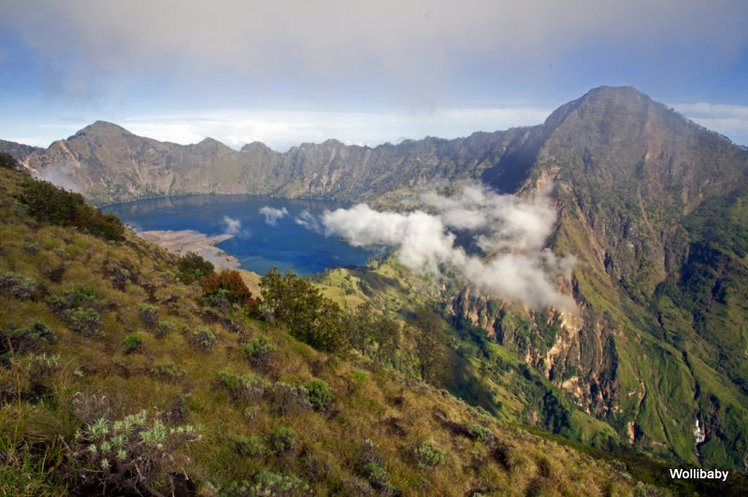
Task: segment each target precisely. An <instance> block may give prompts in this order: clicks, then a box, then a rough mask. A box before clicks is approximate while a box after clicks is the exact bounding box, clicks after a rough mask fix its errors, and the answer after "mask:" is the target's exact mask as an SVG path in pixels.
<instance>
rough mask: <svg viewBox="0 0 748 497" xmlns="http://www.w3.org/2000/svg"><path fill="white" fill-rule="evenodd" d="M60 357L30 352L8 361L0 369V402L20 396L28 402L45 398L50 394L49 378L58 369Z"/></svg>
mask: <svg viewBox="0 0 748 497" xmlns="http://www.w3.org/2000/svg"><path fill="white" fill-rule="evenodd" d="M59 365H60V356H59V355H52V356H50V355H47V354H46V353H41V354H36V353H34V352H31V353H29V354H26V355H24V356H22V357H16V358H13V359H12V360H10V362H9V364H7V365H6V367H0V400H6V401H7V400H11V399H16V398H18V396H20V397H21V398H22V399H24V400H26V401H29V402H36V401H38V400H40V399H43V398H46V397H47V396H48V394H49V393H50V388H49V385H50V384H51V376H52V375H53V374H54V373H55V371H57V370H58V369H59V367H60V366H59Z"/></svg>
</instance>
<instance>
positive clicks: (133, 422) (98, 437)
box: [66, 410, 200, 495]
mask: <svg viewBox="0 0 748 497" xmlns="http://www.w3.org/2000/svg"><path fill="white" fill-rule="evenodd" d="M198 440H200V435H199V434H198V432H197V430H196V429H195V428H194V427H192V426H189V425H183V426H178V427H175V428H169V427H168V426H166V425H165V424H164V423H163V421H161V419H160V418H159V417H158V416H157V415H154V414H151V413H149V412H148V411H145V410H143V411H141V412H139V413H137V414H133V415H130V416H126V417H125V418H123V419H119V420H112V419H109V418H108V417H106V416H101V417H99V418H98V419H95V420H94V421H90V422H84V424H83V426H82V427H81V428H80V429H79V430H78V431H77V432H76V434H75V439H74V440H73V441H72V442H71V444H70V445H66V457H67V460H68V464H69V467H70V469H71V470H72V473H73V474H75V475H77V477H78V479H79V482H80V483H81V484H84V485H85V486H86V487H87V488H94V489H99V491H101V492H104V493H107V494H109V493H113V492H125V493H133V494H140V495H142V494H143V492H147V493H150V494H152V495H158V493H157V492H158V490H157V489H159V488H167V487H168V486H170V485H169V483H170V478H171V477H170V473H177V472H183V471H184V470H183V469H182V468H181V465H182V464H183V463H185V462H186V461H187V460H188V458H187V456H186V455H184V454H183V452H182V450H183V449H186V448H187V447H188V446H189V445H190V444H192V443H194V442H197V441H198Z"/></svg>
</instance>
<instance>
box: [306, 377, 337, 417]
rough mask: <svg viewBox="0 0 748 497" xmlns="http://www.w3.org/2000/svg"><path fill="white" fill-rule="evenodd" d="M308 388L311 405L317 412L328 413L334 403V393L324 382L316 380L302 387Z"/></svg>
mask: <svg viewBox="0 0 748 497" xmlns="http://www.w3.org/2000/svg"><path fill="white" fill-rule="evenodd" d="M302 386H303V387H304V388H306V390H307V393H308V398H309V403H310V404H311V405H312V408H313V409H314V410H315V411H323V412H324V411H327V409H328V408H329V407H330V404H331V403H332V392H331V391H330V387H329V386H328V385H327V383H326V382H325V381H324V380H320V379H315V380H310V381H307V382H306V383H304V384H303V385H302Z"/></svg>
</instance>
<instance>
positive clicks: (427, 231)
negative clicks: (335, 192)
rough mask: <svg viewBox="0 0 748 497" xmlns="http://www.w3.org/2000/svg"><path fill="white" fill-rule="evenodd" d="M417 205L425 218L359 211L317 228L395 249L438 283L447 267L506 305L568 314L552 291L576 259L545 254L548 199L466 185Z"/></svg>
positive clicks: (335, 215) (551, 220)
mask: <svg viewBox="0 0 748 497" xmlns="http://www.w3.org/2000/svg"><path fill="white" fill-rule="evenodd" d="M422 200H423V201H424V203H425V204H427V205H428V206H429V207H430V209H429V212H426V210H415V211H412V212H408V213H397V212H377V211H375V210H373V209H371V208H370V207H369V206H368V205H366V204H358V205H355V206H353V207H351V208H349V209H336V210H334V211H332V212H326V213H325V214H324V215H323V216H322V223H323V224H324V226H325V230H326V233H327V234H331V235H332V234H335V235H339V236H341V237H343V238H344V239H345V240H346V241H348V243H350V244H351V245H354V246H364V247H369V246H375V245H388V246H391V247H394V248H396V249H397V250H398V257H399V261H400V262H401V263H402V264H403V265H405V266H406V267H408V268H409V269H411V270H412V271H415V272H417V273H422V274H423V273H428V274H431V275H433V276H437V277H438V276H440V275H441V274H442V271H443V270H444V269H447V268H448V269H452V270H456V271H458V272H459V273H460V274H461V275H462V276H463V277H465V278H466V279H467V280H468V281H470V282H471V283H472V284H473V285H475V286H477V287H478V288H480V289H482V290H483V291H486V292H488V293H491V294H494V295H497V296H499V297H502V298H505V299H509V300H515V301H520V302H522V303H524V304H526V305H528V306H531V307H541V306H547V305H551V306H556V307H560V308H565V309H573V308H574V303H573V301H572V299H571V298H570V297H568V296H566V295H563V294H561V293H560V291H559V290H558V289H557V287H558V280H559V278H560V277H562V276H566V277H568V276H569V275H570V272H571V268H572V266H573V264H574V258H573V257H563V258H561V257H558V256H556V255H555V254H553V253H552V252H551V251H550V249H547V248H545V241H546V239H547V238H548V236H549V235H550V234H551V232H552V230H553V226H554V224H555V221H556V211H555V210H554V209H553V206H552V204H551V201H550V199H549V197H548V195H547V194H545V193H541V194H539V195H538V196H537V197H536V198H534V199H523V198H520V197H517V196H514V195H499V194H497V193H495V192H493V191H491V190H490V189H489V188H487V187H486V186H483V185H480V184H471V185H466V186H464V187H463V189H462V191H461V192H460V193H459V194H458V195H455V196H453V197H444V196H442V195H438V194H436V193H430V194H427V195H424V196H423V197H422ZM458 234H461V235H462V236H467V237H469V238H470V239H471V240H472V241H473V243H475V245H476V246H477V247H479V248H480V249H481V250H482V252H483V254H482V255H481V254H471V253H468V252H466V250H465V249H464V248H463V247H461V246H459V245H458V244H457V243H456V239H457V236H458Z"/></svg>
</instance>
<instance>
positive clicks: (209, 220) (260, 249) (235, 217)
mask: <svg viewBox="0 0 748 497" xmlns="http://www.w3.org/2000/svg"><path fill="white" fill-rule="evenodd" d="M338 207H346V205H344V204H341V203H338V202H334V201H328V200H307V199H280V198H269V197H261V196H256V195H194V196H181V197H166V198H156V199H145V200H136V201H133V202H127V203H121V204H112V205H108V206H106V207H103V208H102V210H103V211H104V212H105V213H110V212H111V213H114V214H115V215H117V216H118V217H119V218H120V219H121V220H122V222H124V223H125V224H126V225H127V226H129V227H131V228H132V229H134V230H135V231H138V232H140V231H153V230H173V231H176V230H192V231H197V232H200V233H204V234H206V235H208V236H215V235H232V238H229V239H227V240H224V241H222V242H220V243H218V245H217V246H218V247H219V248H220V249H222V250H224V251H225V252H227V253H228V254H231V255H233V256H235V257H236V258H237V259H238V260H239V263H240V264H241V266H240V267H241V268H242V269H246V270H248V271H254V272H256V273H259V274H264V273H266V272H267V271H268V270H269V269H270V268H272V267H273V266H277V267H278V269H279V270H280V271H283V270H284V269H286V268H288V269H290V270H292V271H293V272H295V273H297V274H300V275H308V274H312V273H318V272H321V271H324V270H325V269H327V268H334V267H335V266H350V265H362V264H364V263H365V262H366V261H367V260H368V259H369V258H371V257H372V256H375V255H380V254H381V253H382V251H381V250H379V251H377V250H370V249H364V248H360V247H352V246H350V245H348V244H347V243H345V242H344V241H342V240H341V239H339V238H338V237H337V236H335V235H331V236H325V232H324V226H322V224H321V221H320V216H321V214H323V213H324V211H325V210H334V209H336V208H338Z"/></svg>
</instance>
